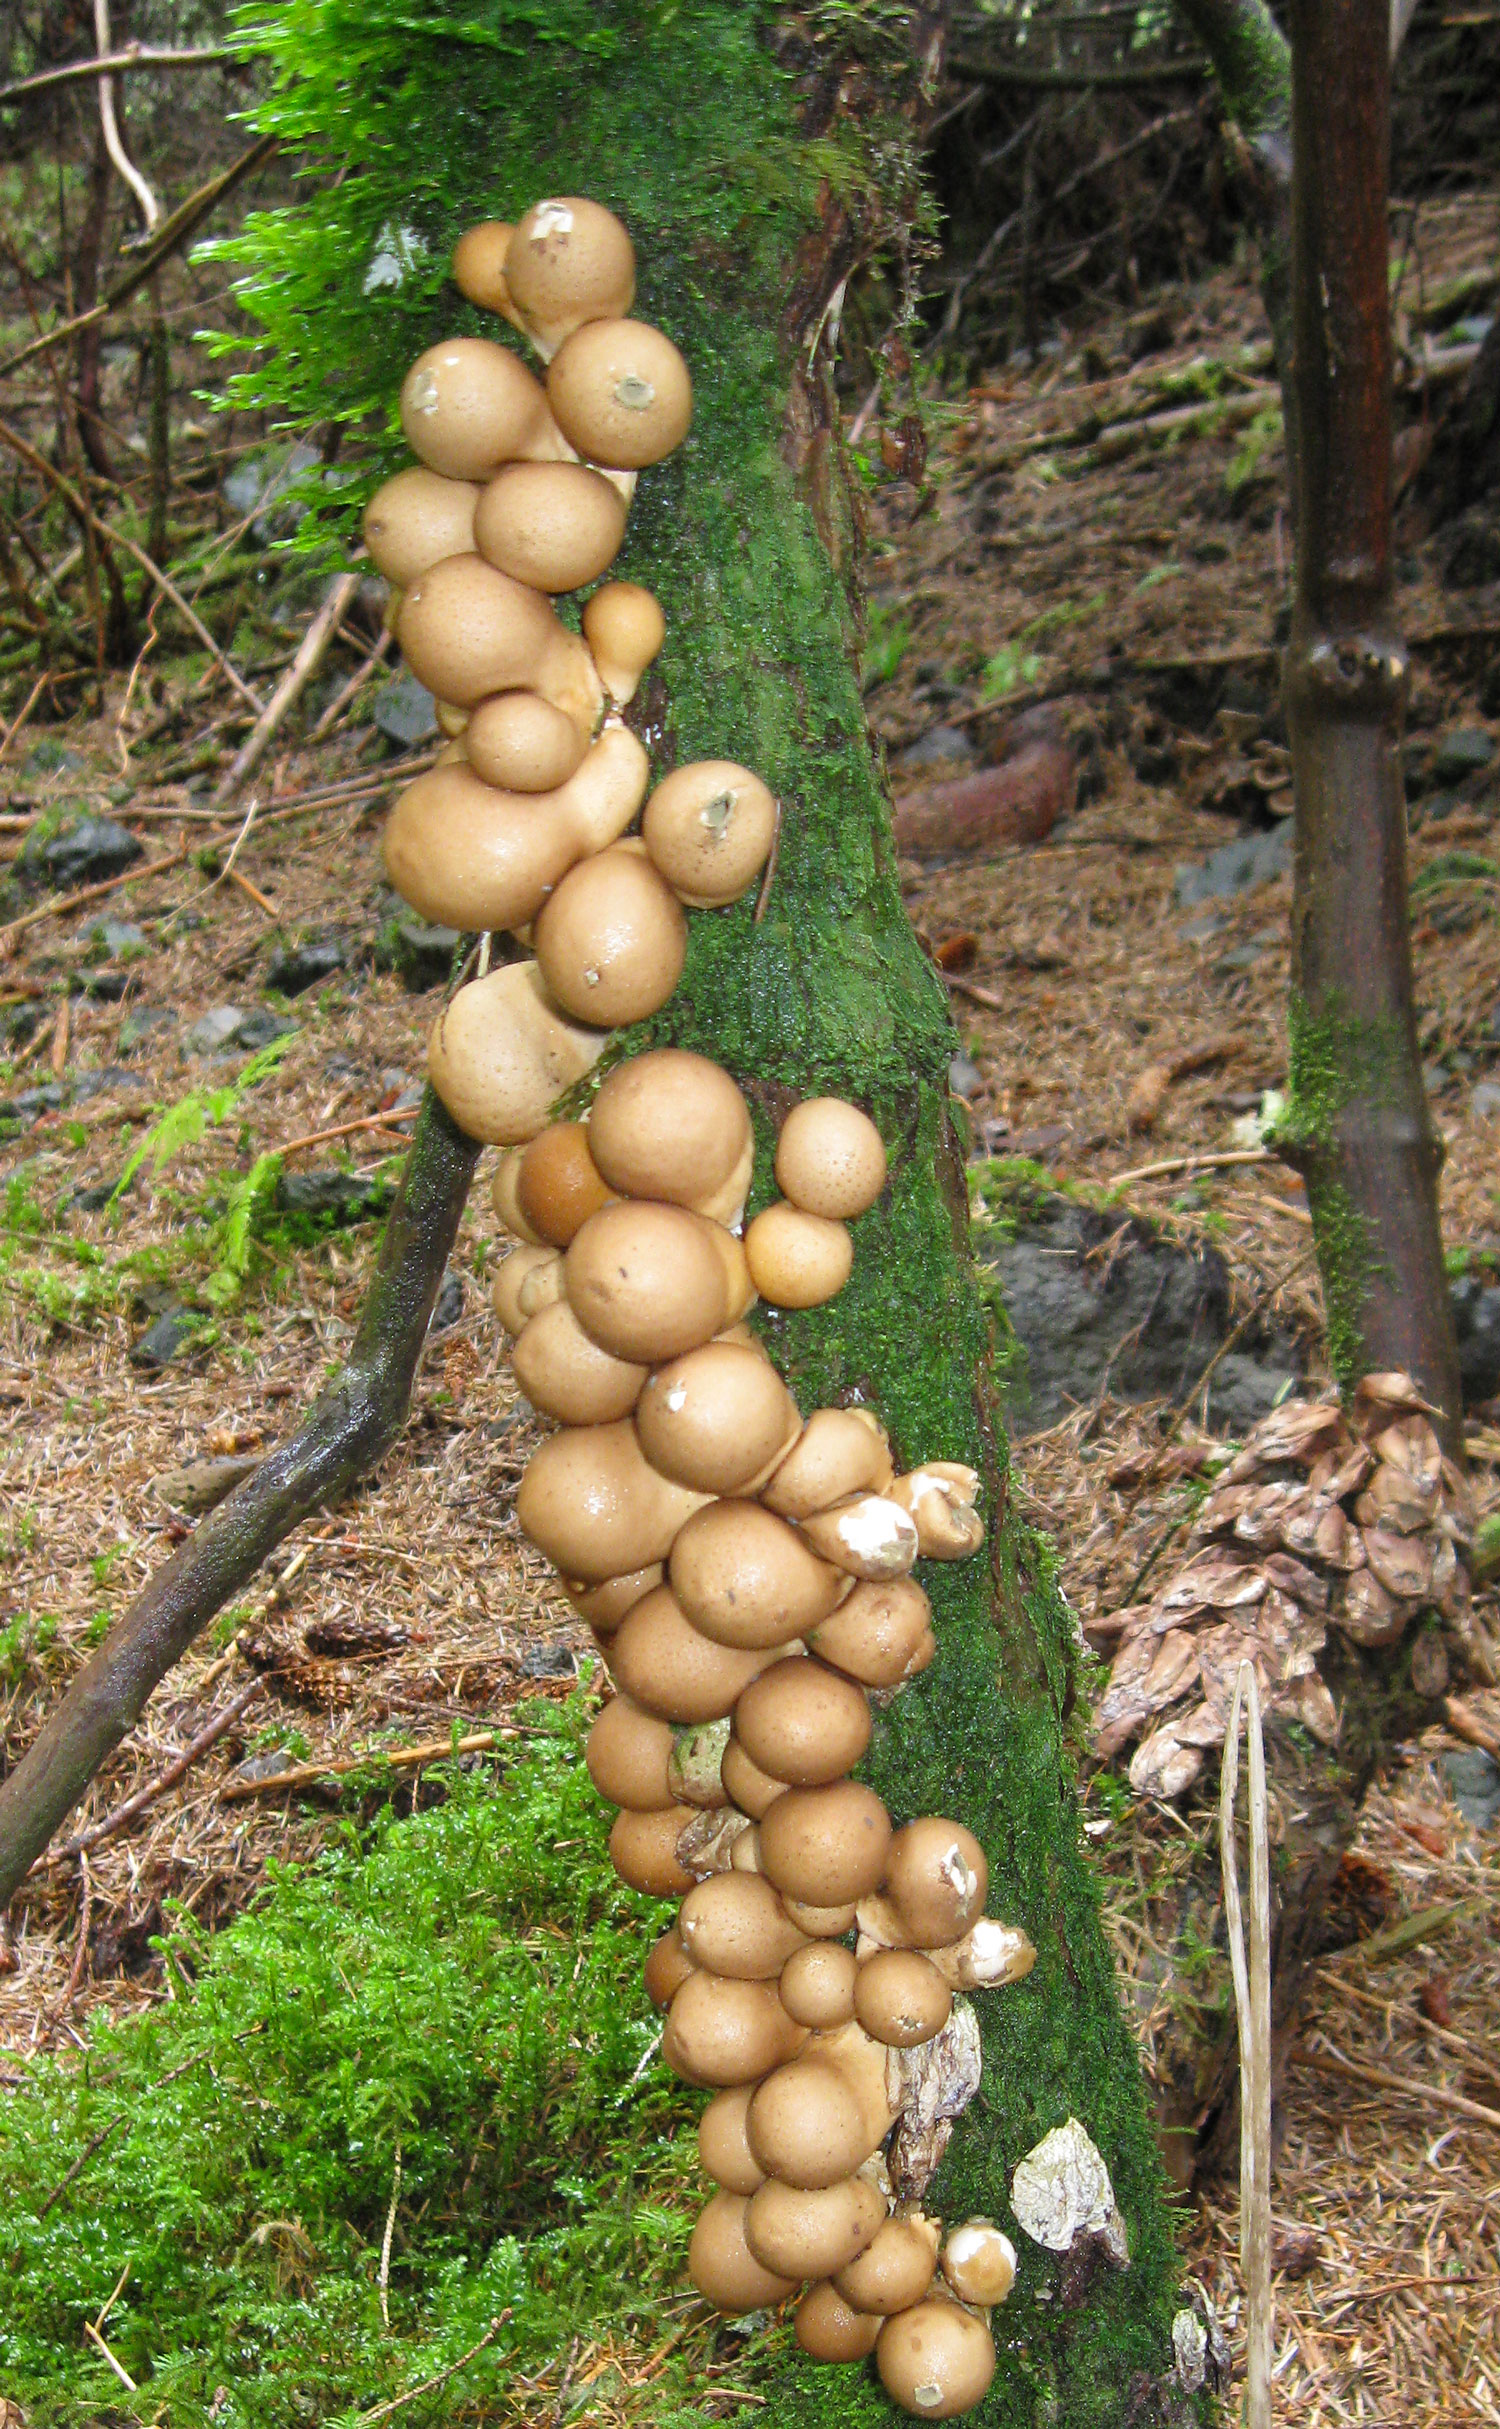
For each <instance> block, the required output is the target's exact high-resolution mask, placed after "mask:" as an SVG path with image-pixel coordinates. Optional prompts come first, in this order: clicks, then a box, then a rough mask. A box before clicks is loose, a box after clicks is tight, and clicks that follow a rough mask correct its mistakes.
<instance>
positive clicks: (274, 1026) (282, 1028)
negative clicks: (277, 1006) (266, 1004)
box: [234, 1012, 300, 1054]
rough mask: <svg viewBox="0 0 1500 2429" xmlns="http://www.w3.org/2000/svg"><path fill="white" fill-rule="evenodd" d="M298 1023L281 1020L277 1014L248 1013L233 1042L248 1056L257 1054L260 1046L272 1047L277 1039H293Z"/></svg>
mask: <svg viewBox="0 0 1500 2429" xmlns="http://www.w3.org/2000/svg"><path fill="white" fill-rule="evenodd" d="M299 1026H300V1023H298V1022H297V1021H289V1020H283V1019H282V1017H281V1014H280V1013H279V1012H250V1013H247V1014H246V1015H245V1018H244V1019H243V1020H242V1021H241V1022H240V1025H239V1028H238V1029H237V1030H236V1032H235V1039H234V1042H235V1044H236V1045H237V1046H243V1047H244V1048H245V1049H246V1051H247V1052H248V1053H250V1054H259V1052H260V1050H261V1048H262V1046H274V1045H275V1043H276V1040H277V1039H278V1038H279V1037H295V1036H296V1035H297V1032H298V1029H299Z"/></svg>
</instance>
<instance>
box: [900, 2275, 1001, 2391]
mask: <svg viewBox="0 0 1500 2429" xmlns="http://www.w3.org/2000/svg"><path fill="white" fill-rule="evenodd" d="M875 2366H876V2368H877V2370H878V2371H879V2372H880V2383H881V2385H882V2386H883V2387H884V2389H885V2391H886V2393H887V2395H888V2396H889V2397H890V2398H891V2400H892V2402H893V2403H897V2404H899V2405H900V2406H901V2409H902V2410H903V2412H914V2413H915V2414H916V2415H917V2418H918V2419H919V2420H924V2421H946V2420H951V2419H953V2417H954V2416H955V2414H957V2413H960V2412H968V2411H970V2410H971V2409H972V2408H973V2406H974V2405H975V2404H977V2403H978V2401H979V2399H980V2397H981V2396H982V2395H983V2394H984V2392H985V2390H986V2388H987V2387H988V2386H989V2383H990V2381H991V2379H992V2378H993V2377H994V2375H995V2344H994V2339H993V2338H992V2336H991V2335H990V2332H989V2329H988V2328H987V2327H986V2326H985V2324H984V2321H983V2320H982V2319H976V2318H975V2316H974V2314H973V2312H972V2311H965V2310H964V2309H963V2307H962V2305H961V2304H959V2303H956V2302H950V2301H948V2300H946V2299H945V2298H944V2297H942V2296H941V2295H929V2296H928V2297H927V2299H926V2301H924V2302H919V2303H913V2305H912V2307H911V2309H910V2310H909V2311H898V2312H897V2314H896V2316H895V2318H894V2319H888V2320H887V2321H886V2323H885V2326H884V2327H883V2328H882V2329H881V2331H880V2338H879V2342H878V2343H877V2345H876V2347H875Z"/></svg>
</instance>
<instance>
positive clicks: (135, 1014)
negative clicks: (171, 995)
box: [115, 1004, 177, 1054]
mask: <svg viewBox="0 0 1500 2429" xmlns="http://www.w3.org/2000/svg"><path fill="white" fill-rule="evenodd" d="M176 1026H177V1015H176V1013H175V1012H174V1011H173V1010H172V1008H171V1006H170V1005H169V1004H138V1005H136V1007H135V1009H134V1010H133V1011H130V1012H127V1013H126V1015H125V1018H124V1019H123V1020H122V1021H121V1023H120V1034H119V1037H118V1038H117V1039H116V1041H115V1043H116V1048H117V1051H118V1052H119V1053H121V1054H129V1053H130V1052H131V1050H132V1048H133V1047H136V1046H139V1045H141V1044H142V1043H143V1041H144V1040H145V1039H146V1038H148V1037H156V1036H158V1035H159V1034H160V1032H161V1031H162V1030H163V1029H175V1028H176Z"/></svg>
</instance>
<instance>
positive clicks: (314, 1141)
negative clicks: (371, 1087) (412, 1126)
mask: <svg viewBox="0 0 1500 2429" xmlns="http://www.w3.org/2000/svg"><path fill="white" fill-rule="evenodd" d="M416 1118H417V1108H416V1106H415V1105H412V1106H409V1107H408V1108H407V1109H406V1110H405V1111H401V1110H399V1109H398V1110H396V1111H393V1112H391V1113H362V1114H361V1115H360V1116H359V1119H358V1120H357V1121H353V1122H335V1123H334V1125H333V1127H332V1129H330V1130H309V1131H307V1132H305V1133H304V1135H303V1136H302V1137H301V1138H300V1139H288V1140H287V1143H286V1145H285V1146H284V1147H278V1148H277V1150H276V1153H277V1154H278V1155H296V1154H298V1153H299V1152H300V1150H301V1149H302V1148H304V1147H321V1146H322V1145H323V1142H324V1141H325V1139H347V1138H350V1137H352V1135H353V1133H354V1132H355V1131H356V1130H389V1131H391V1134H392V1136H393V1137H396V1138H400V1139H401V1144H402V1146H403V1147H404V1146H405V1145H406V1140H405V1138H404V1137H402V1134H401V1133H400V1132H399V1131H398V1130H396V1129H395V1128H394V1125H395V1124H396V1123H397V1122H414V1121H415V1120H416Z"/></svg>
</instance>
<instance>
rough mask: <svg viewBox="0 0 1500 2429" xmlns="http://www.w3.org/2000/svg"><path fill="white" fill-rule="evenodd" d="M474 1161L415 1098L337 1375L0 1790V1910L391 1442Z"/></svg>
mask: <svg viewBox="0 0 1500 2429" xmlns="http://www.w3.org/2000/svg"><path fill="white" fill-rule="evenodd" d="M478 1158H479V1147H478V1145H477V1143H476V1142H475V1141H474V1140H473V1139H469V1138H465V1137H464V1135H463V1133H462V1132H461V1131H459V1130H457V1129H456V1128H455V1127H454V1125H453V1123H452V1122H451V1121H450V1120H449V1118H448V1116H447V1114H446V1113H445V1112H444V1110H443V1107H442V1105H441V1104H440V1102H439V1101H438V1099H437V1097H436V1096H435V1095H434V1094H433V1092H432V1091H431V1089H429V1090H428V1092H427V1095H426V1097H425V1099H424V1100H423V1105H422V1111H421V1114H420V1116H419V1118H418V1122H417V1128H416V1133H415V1135H414V1137H413V1140H412V1145H411V1152H410V1154H409V1155H408V1157H407V1161H406V1169H405V1172H404V1173H403V1175H402V1179H401V1186H400V1188H399V1190H398V1191H397V1193H396V1200H395V1203H394V1205H393V1206H392V1208H391V1213H390V1218H389V1221H388V1222H387V1224H386V1229H385V1236H384V1238H383V1240H382V1241H381V1247H380V1256H379V1260H378V1262H377V1265H376V1268H375V1274H374V1278H373V1280H372V1282H371V1285H370V1289H369V1293H368V1295H367V1297H366V1299H365V1304H364V1311H363V1314H362V1315H361V1318H360V1324H359V1330H358V1333H357V1334H356V1336H355V1340H354V1346H353V1348H352V1349H351V1351H350V1353H349V1359H348V1363H347V1364H346V1365H345V1367H344V1368H343V1370H342V1372H341V1373H340V1374H339V1375H338V1376H337V1377H336V1378H335V1379H334V1381H333V1382H332V1383H331V1384H330V1385H329V1386H328V1388H327V1389H326V1390H325V1391H324V1392H322V1393H321V1394H320V1395H319V1398H318V1400H317V1401H316V1403H315V1404H314V1406H313V1409H312V1411H311V1413H310V1415H309V1416H308V1417H307V1419H306V1421H305V1422H304V1423H303V1424H302V1425H301V1426H300V1427H299V1428H298V1430H297V1432H296V1433H295V1434H294V1435H292V1436H291V1438H290V1439H289V1440H288V1441H286V1442H283V1443H282V1444H280V1445H279V1446H278V1448H277V1449H276V1450H274V1451H273V1452H272V1453H271V1454H270V1456H269V1458H267V1459H265V1460H264V1461H263V1462H262V1463H261V1465H260V1466H259V1467H258V1468H257V1469H256V1471H255V1474H254V1475H253V1476H249V1477H247V1478H246V1480H245V1482H244V1483H243V1484H242V1485H240V1486H238V1487H237V1488H236V1490H235V1491H234V1492H233V1493H231V1494H230V1496H229V1498H228V1499H227V1500H226V1501H222V1502H221V1503H220V1504H219V1506H218V1508H217V1509H216V1510H215V1511H214V1512H213V1513H212V1515H211V1516H210V1517H208V1518H205V1519H204V1520H203V1522H202V1523H201V1525H200V1526H199V1527H198V1529H197V1530H196V1532H195V1533H194V1534H193V1536H192V1537H191V1538H190V1539H189V1541H188V1542H187V1543H185V1544H184V1545H183V1546H182V1548H181V1550H180V1551H179V1552H177V1553H176V1554H175V1556H174V1557H173V1558H172V1559H171V1560H169V1561H168V1562H167V1564H166V1566H165V1567H164V1568H162V1569H159V1570H158V1571H157V1574H156V1575H155V1577H153V1578H152V1580H151V1582H150V1584H149V1585H148V1586H147V1587H146V1589H145V1591H144V1592H143V1593H142V1594H140V1595H138V1596H137V1598H136V1600H135V1602H134V1603H133V1604H132V1605H131V1608H130V1609H129V1610H128V1611H127V1612H126V1614H125V1616H124V1618H123V1619H122V1620H121V1621H120V1623H119V1625H118V1626H117V1627H116V1628H114V1629H113V1630H112V1631H111V1633H110V1635H109V1636H108V1637H106V1639H105V1641H104V1643H103V1644H102V1645H101V1646H100V1648H99V1650H98V1652H97V1653H96V1654H95V1655H94V1658H93V1660H92V1661H91V1662H90V1663H89V1664H88V1666H87V1668H86V1669H84V1670H83V1671H82V1672H81V1673H80V1675H79V1676H78V1677H77V1678H76V1679H75V1680H74V1682H73V1684H72V1686H71V1687H70V1688H69V1689H68V1692H67V1694H66V1695H65V1696H64V1697H63V1699H62V1702H61V1704H60V1705H59V1706H58V1708H57V1710H56V1711H55V1712H54V1713H53V1714H52V1716H51V1717H50V1719H48V1720H47V1721H46V1723H45V1724H44V1726H43V1728H42V1730H41V1733H40V1735H39V1736H38V1737H37V1738H36V1740H35V1742H34V1743H33V1744H32V1746H31V1747H30V1748H29V1749H28V1751H27V1753H26V1754H25V1755H23V1756H22V1758H21V1761H20V1762H19V1763H18V1764H17V1766H16V1768H15V1770H14V1771H13V1772H12V1773H11V1774H10V1776H9V1778H8V1779H6V1780H5V1781H4V1783H3V1784H0V1906H3V1905H4V1903H5V1902H6V1900H8V1899H9V1898H10V1896H11V1895H12V1893H13V1892H14V1890H15V1889H16V1888H17V1887H18V1886H19V1884H20V1883H21V1881H22V1880H24V1878H25V1876H26V1873H27V1871H28V1870H29V1868H30V1866H31V1865H32V1864H33V1863H34V1862H35V1860H36V1858H37V1857H38V1856H39V1855H40V1854H41V1852H42V1850H43V1849H44V1848H45V1847H46V1845H47V1843H48V1841H49V1839H51V1837H52V1836H53V1833H54V1832H55V1831H56V1829H57V1828H58V1825H59V1824H60V1823H61V1822H62V1821H63V1820H64V1818H65V1817H66V1816H67V1815H68V1814H69V1813H71V1811H72V1810H73V1807H74V1806H75V1805H76V1804H77V1802H78V1800H79V1798H80V1797H81V1796H82V1795H83V1793H84V1790H85V1789H86V1788H87V1786H88V1784H89V1782H90V1780H91V1779H92V1778H93V1777H94V1774H95V1772H96V1771H97V1770H98V1768H99V1765H100V1764H101V1763H102V1762H103V1761H104V1759H105V1757H106V1756H107V1755H109V1754H110V1753H112V1752H113V1750H114V1748H115V1747H116V1746H118V1745H119V1743H120V1741H121V1739H122V1738H123V1737H125V1736H126V1735H127V1734H128V1733H129V1731H130V1730H131V1729H132V1728H133V1727H134V1726H135V1723H136V1721H137V1720H138V1719H139V1717H140V1715H141V1712H142V1711H143V1709H144V1707H145V1704H146V1700H147V1698H148V1697H149V1695H150V1694H151V1692H152V1690H153V1688H155V1687H156V1686H157V1685H159V1683H160V1681H161V1680H162V1679H163V1678H165V1676H166V1674H167V1672H168V1671H169V1670H170V1669H171V1668H172V1666H173V1664H174V1663H175V1662H177V1661H180V1660H181V1658H182V1656H183V1654H184V1653H185V1652H186V1651H187V1649H188V1647H189V1645H191V1644H192V1643H193V1641H194V1639H195V1638H196V1637H197V1636H198V1635H199V1634H200V1633H201V1631H202V1630H203V1629H204V1628H205V1627H206V1626H207V1624H208V1622H209V1621H210V1620H211V1619H212V1618H213V1616H214V1614H215V1612H217V1611H220V1610H222V1609H223V1607H224V1605H225V1603H226V1602H228V1601H229V1600H230V1599H231V1598H232V1596H234V1595H235V1594H237V1593H238V1592H239V1591H240V1589H241V1588H242V1587H243V1586H244V1585H245V1584H246V1583H247V1582H248V1580H249V1579H250V1578H251V1577H253V1576H254V1574H255V1572H256V1570H257V1569H258V1568H259V1567H260V1565H261V1563H262V1561H263V1560H264V1559H265V1558H266V1555H267V1554H268V1553H269V1552H272V1551H274V1550H275V1548H276V1546H277V1544H279V1543H281V1542H283V1541H284V1540H285V1538H286V1537H287V1536H288V1535H289V1534H290V1533H291V1532H292V1529H293V1528H294V1527H296V1526H298V1525H299V1524H300V1523H301V1521H302V1520H303V1519H304V1518H306V1517H308V1516H309V1515H310V1513H311V1512H312V1511H314V1510H316V1509H318V1508H320V1507H323V1506H326V1505H328V1504H330V1503H336V1502H338V1501H339V1500H340V1499H341V1498H342V1496H343V1495H344V1494H345V1493H346V1492H347V1491H348V1489H349V1487H350V1486H351V1485H352V1484H353V1483H354V1482H355V1480H356V1479H357V1478H358V1477H360V1476H362V1475H365V1474H367V1473H368V1471H369V1470H370V1469H371V1468H372V1467H374V1466H375V1464H376V1462H377V1461H378V1460H380V1459H381V1458H383V1457H384V1455H385V1453H386V1451H387V1450H388V1449H389V1448H390V1445H391V1444H392V1443H393V1442H394V1440H395V1439H396V1436H397V1434H398V1433H399V1431H400V1429H401V1426H402V1424H403V1422H404V1420H405V1416H406V1411H407V1407H408V1405H409V1403H410V1398H411V1388H412V1380H413V1377H414V1376H415V1374H416V1370H417V1362H418V1359H419V1358H420V1356H421V1353H422V1346H423V1343H424V1342H425V1340H426V1338H427V1327H428V1324H429V1322H430V1320H431V1316H432V1311H433V1307H434V1306H435V1304H436V1301H437V1294H438V1290H439V1288H440V1287H441V1284H442V1279H443V1273H444V1270H445V1268H446V1266H447V1262H448V1257H449V1254H450V1252H451V1250H452V1247H453V1243H454V1240H455V1239H456V1237H457V1234H458V1225H459V1221H460V1218H461V1216H462V1213H463V1209H464V1203H465V1200H466V1199H467V1197H468V1193H469V1184H470V1182H471V1181H472V1179H473V1176H474V1166H475V1164H476V1163H477V1161H478Z"/></svg>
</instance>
